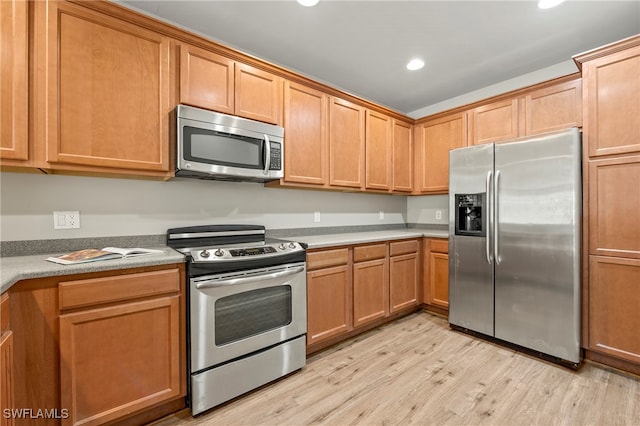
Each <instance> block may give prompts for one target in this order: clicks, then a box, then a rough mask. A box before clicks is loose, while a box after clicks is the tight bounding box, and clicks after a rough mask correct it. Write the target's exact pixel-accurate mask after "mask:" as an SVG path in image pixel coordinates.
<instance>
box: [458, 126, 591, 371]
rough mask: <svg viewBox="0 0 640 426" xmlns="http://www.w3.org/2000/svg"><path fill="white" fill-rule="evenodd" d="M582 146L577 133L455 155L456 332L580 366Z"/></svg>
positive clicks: (462, 150)
mask: <svg viewBox="0 0 640 426" xmlns="http://www.w3.org/2000/svg"><path fill="white" fill-rule="evenodd" d="M580 146H581V142H580V133H579V131H578V129H576V128H572V129H569V130H566V131H563V132H557V133H553V134H547V135H543V136H539V137H530V138H525V139H518V140H515V141H513V142H509V143H502V144H495V145H494V144H488V145H481V146H477V147H469V148H461V149H457V150H452V151H451V152H450V174H449V176H450V184H449V194H450V197H449V199H450V202H449V212H450V214H449V223H450V224H449V230H450V237H449V271H450V280H449V286H450V287H449V303H450V304H449V322H450V323H451V324H452V325H454V326H458V327H461V328H463V329H467V330H471V331H475V332H478V333H481V334H485V335H488V336H493V337H495V338H497V339H500V340H503V341H505V342H510V343H514V344H516V345H519V346H521V347H524V348H528V349H531V350H533V351H537V352H540V353H542V354H545V355H550V356H552V357H555V358H558V359H559V360H560V361H568V362H570V363H574V364H577V363H579V362H580V229H581V204H582V200H581V168H580V164H581V163H580V161H581V157H580ZM469 216H472V217H471V219H470V218H469ZM478 216H480V218H478ZM471 224H473V226H474V227H475V228H479V229H475V228H474V229H471V230H468V229H467V227H468V226H471Z"/></svg>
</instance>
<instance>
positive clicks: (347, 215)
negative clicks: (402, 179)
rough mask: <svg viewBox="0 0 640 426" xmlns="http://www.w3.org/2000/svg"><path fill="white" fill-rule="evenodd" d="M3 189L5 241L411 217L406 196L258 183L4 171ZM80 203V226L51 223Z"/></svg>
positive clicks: (0, 235) (0, 207) (0, 208)
mask: <svg viewBox="0 0 640 426" xmlns="http://www.w3.org/2000/svg"><path fill="white" fill-rule="evenodd" d="M0 190H1V197H0V241H18V240H44V239H58V238H81V237H109V236H123V235H158V234H164V233H165V232H166V230H167V229H168V228H171V227H180V226H192V225H204V224H216V223H220V224H225V223H251V224H262V225H265V226H266V227H267V228H268V229H286V228H311V227H331V226H355V225H388V224H405V223H406V222H407V220H406V217H407V197H402V196H392V195H374V194H356V193H336V192H323V191H304V190H293V189H274V188H264V187H263V186H262V185H260V184H254V183H237V182H217V181H202V180H196V179H184V178H176V179H173V180H171V181H168V182H158V181H147V180H131V179H114V178H94V177H77V176H60V175H38V174H24V173H7V172H3V173H0ZM420 198H423V197H420ZM75 210H77V211H79V212H80V226H81V227H80V229H68V230H54V229H53V211H75ZM315 212H319V213H320V222H316V221H315V216H316V215H315ZM381 212H382V213H381ZM381 217H382V218H381Z"/></svg>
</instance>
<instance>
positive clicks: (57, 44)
mask: <svg viewBox="0 0 640 426" xmlns="http://www.w3.org/2000/svg"><path fill="white" fill-rule="evenodd" d="M34 4H35V6H34V7H35V20H36V26H35V33H36V43H35V45H36V54H35V61H36V67H35V69H36V73H37V75H36V81H37V85H36V90H37V92H36V98H37V100H36V108H37V110H38V114H39V117H41V118H42V121H41V122H40V121H38V122H37V123H36V126H37V136H36V137H37V141H38V143H42V144H43V145H44V146H46V149H47V153H46V160H47V162H48V163H49V166H50V167H51V168H60V169H71V170H82V171H87V170H89V171H91V170H98V171H106V172H117V173H123V171H122V170H123V169H127V170H129V171H130V173H132V174H136V172H138V173H137V174H147V175H149V174H150V175H161V176H167V175H169V173H168V172H169V169H170V164H169V146H170V143H169V117H170V113H171V110H172V108H173V105H172V103H171V100H170V75H169V74H170V64H169V60H170V57H169V56H170V47H171V40H170V39H169V38H168V37H165V36H163V35H161V34H158V33H155V32H153V31H150V30H147V29H145V28H143V27H140V26H137V25H133V24H130V23H128V22H125V21H123V20H120V19H116V18H113V17H111V16H107V15H105V14H102V13H99V12H96V11H92V10H89V9H86V8H84V7H82V6H80V5H77V4H71V3H66V2H54V1H52V2H35V3H34ZM114 169H115V170H114ZM125 173H126V172H125Z"/></svg>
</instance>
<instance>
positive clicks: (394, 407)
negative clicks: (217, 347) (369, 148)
mask: <svg viewBox="0 0 640 426" xmlns="http://www.w3.org/2000/svg"><path fill="white" fill-rule="evenodd" d="M412 424H413V425H606V426H610V425H630V426H638V425H640V379H639V378H637V377H636V376H629V375H625V374H621V373H619V372H617V371H615V370H612V369H605V368H601V367H598V366H595V365H593V364H589V363H587V364H585V365H583V366H582V367H581V368H580V369H579V370H578V371H577V372H574V371H571V370H569V369H566V368H564V367H560V366H556V365H554V364H550V363H547V362H545V361H542V360H540V359H537V358H532V357H529V356H527V355H524V354H521V353H518V352H514V351H513V350H511V349H507V348H503V347H501V346H497V345H495V344H493V343H490V342H486V341H484V340H481V339H478V338H474V337H471V336H467V335H465V334H463V333H459V332H456V331H453V330H451V329H449V325H448V323H447V322H446V320H444V319H442V318H440V317H436V316H433V315H431V314H429V313H426V312H420V313H416V314H413V315H410V316H408V317H405V318H402V319H400V320H397V321H395V322H393V323H391V324H387V325H385V326H382V327H380V328H378V329H375V330H372V331H370V332H368V333H366V334H364V335H361V336H358V337H356V338H354V339H352V340H349V341H348V342H344V343H342V344H340V345H338V346H335V347H333V348H331V349H328V350H326V351H324V352H321V353H319V354H316V355H314V356H312V357H311V358H309V359H308V360H307V366H306V367H305V368H304V369H303V370H302V371H300V372H297V373H295V374H292V375H290V376H289V377H287V378H285V379H283V380H280V381H278V382H276V383H273V384H270V385H267V386H264V387H262V388H261V389H259V390H257V391H254V392H252V393H250V394H248V395H245V396H244V397H241V398H238V399H236V400H234V401H232V402H230V403H227V404H225V405H223V406H221V407H218V408H216V409H213V410H211V411H209V412H208V413H206V414H204V415H202V416H199V417H196V418H194V417H191V415H190V414H189V412H188V410H184V411H181V412H179V413H176V414H174V415H171V416H169V417H165V418H163V419H161V420H159V421H157V422H155V423H154V426H169V425H179V426H187V425H188V426H195V425H412Z"/></svg>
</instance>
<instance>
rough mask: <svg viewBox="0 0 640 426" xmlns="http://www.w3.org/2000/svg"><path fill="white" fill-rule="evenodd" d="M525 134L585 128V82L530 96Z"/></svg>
mask: <svg viewBox="0 0 640 426" xmlns="http://www.w3.org/2000/svg"><path fill="white" fill-rule="evenodd" d="M524 110H525V124H524V135H535V134H538V133H545V132H552V131H556V130H562V129H566V128H568V127H580V126H582V80H581V79H576V80H573V81H568V82H566V83H562V84H558V85H555V86H551V87H546V88H544V89H539V90H536V91H534V92H532V93H529V94H527V95H526V96H525V98H524Z"/></svg>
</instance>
